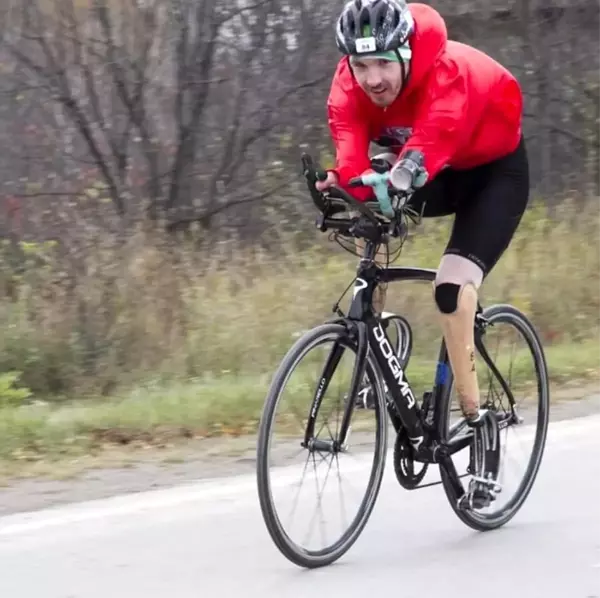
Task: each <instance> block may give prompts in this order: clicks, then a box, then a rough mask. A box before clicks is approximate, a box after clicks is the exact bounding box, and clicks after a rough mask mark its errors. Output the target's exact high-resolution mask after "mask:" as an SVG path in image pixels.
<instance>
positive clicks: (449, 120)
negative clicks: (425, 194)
mask: <svg viewBox="0 0 600 598" xmlns="http://www.w3.org/2000/svg"><path fill="white" fill-rule="evenodd" d="M428 87H429V88H428V90H427V92H426V93H425V94H424V97H423V101H422V103H421V105H420V106H419V109H418V111H417V116H416V119H415V123H414V126H413V133H412V135H411V136H410V138H409V139H408V141H407V142H406V144H405V145H404V147H403V148H402V151H401V152H400V155H399V156H398V162H401V161H402V160H403V159H404V157H405V156H406V154H407V152H410V151H417V152H419V153H421V154H422V155H423V157H424V163H423V166H424V167H425V170H426V172H427V176H428V180H431V179H433V178H434V177H435V176H436V175H437V174H438V173H439V171H440V170H441V169H442V168H443V167H444V166H445V165H446V164H447V163H448V162H449V161H450V160H451V159H452V157H453V156H454V154H455V153H456V151H457V150H458V149H459V148H460V147H461V145H462V144H463V143H464V142H465V141H466V140H468V139H469V137H470V135H471V133H472V131H473V128H474V125H475V122H476V119H473V118H470V119H467V109H468V108H469V105H470V103H471V102H472V99H471V98H469V95H468V89H467V80H466V77H465V75H464V74H463V73H461V72H460V71H459V70H458V68H457V67H456V66H454V65H451V64H441V65H440V66H439V67H438V69H437V70H436V71H435V73H433V74H432V78H431V80H430V81H429V82H428ZM398 162H397V163H398Z"/></svg>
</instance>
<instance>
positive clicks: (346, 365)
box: [257, 323, 387, 568]
mask: <svg viewBox="0 0 600 598" xmlns="http://www.w3.org/2000/svg"><path fill="white" fill-rule="evenodd" d="M356 351H357V346H356V342H355V341H354V340H353V339H351V338H350V336H349V334H348V332H347V330H346V328H345V327H344V326H343V325H341V324H337V323H330V324H323V325H321V326H318V327H316V328H315V329H313V330H311V331H309V332H307V333H306V334H305V335H304V336H302V337H301V338H300V339H298V340H297V341H296V343H295V344H294V345H293V346H292V348H291V349H290V350H289V352H288V353H287V355H286V356H285V358H284V359H283V361H282V363H281V365H280V366H279V368H278V370H277V372H276V373H275V376H274V378H273V381H272V383H271V386H270V389H269V392H268V395H267V397H266V401H265V405H264V410H263V414H262V418H261V422H260V427H259V433H258V445H257V483H258V495H259V500H260V507H261V511H262V515H263V518H264V521H265V523H266V526H267V529H268V532H269V534H270V536H271V538H272V540H273V542H274V543H275V545H276V546H277V547H278V549H279V550H280V551H281V553H282V554H283V555H284V556H285V557H286V558H288V559H289V560H290V561H291V562H293V563H295V564H296V565H298V566H301V567H306V568H314V567H322V566H325V565H329V564H331V563H332V562H334V561H336V560H337V559H339V558H340V557H341V556H342V555H343V554H344V553H345V552H346V551H347V550H348V549H349V548H350V547H351V546H352V545H353V544H354V542H355V541H356V540H357V538H358V536H359V535H360V533H361V531H362V530H363V528H364V526H365V525H366V523H367V520H368V519H369V517H370V515H371V512H372V510H373V506H374V504H375V500H376V498H377V495H378V493H379V489H380V486H381V480H382V477H383V471H384V466H385V458H386V449H387V425H386V410H385V409H386V407H385V401H384V394H383V389H382V386H381V381H380V376H379V373H378V369H377V365H376V363H375V360H374V358H373V356H372V354H371V353H370V351H367V357H366V361H365V374H364V377H366V378H367V379H368V383H369V385H370V387H371V388H372V389H373V391H374V398H375V401H374V403H375V405H374V409H372V410H355V409H354V408H353V406H354V402H355V397H350V396H348V393H349V389H350V383H351V378H352V372H353V369H354V365H355V362H356V360H357V353H356ZM346 358H347V359H346ZM315 397H319V398H318V399H315ZM346 409H350V410H351V411H350V416H351V420H350V423H351V428H352V434H351V436H346V439H345V441H344V439H341V438H340V436H339V435H340V428H341V421H342V418H343V415H344V412H345V410H346ZM332 415H335V416H336V417H335V421H330V420H329V418H330V416H332ZM307 430H308V432H307ZM290 440H291V441H292V447H293V448H292V449H289V448H288V449H286V448H284V445H285V443H286V442H288V444H289V441H290ZM307 440H308V443H307V442H306V441H307ZM369 440H370V442H369ZM342 441H344V444H343V445H342V446H340V443H341V442H342ZM302 445H305V446H302ZM298 456H299V457H300V462H299V463H298V464H297V465H290V463H289V461H290V460H291V459H292V458H294V457H298ZM278 458H281V460H282V466H280V467H275V466H273V462H274V461H276V460H277V459H278ZM344 465H348V466H349V471H350V474H351V475H350V477H348V476H345V474H344V473H343V466H344ZM321 474H323V475H322V476H321ZM307 475H308V476H311V477H313V478H314V479H312V480H310V483H308V484H305V478H306V477H307ZM318 477H322V478H324V479H323V480H321V481H320V482H319V481H318V480H317V478H318ZM278 478H279V479H278ZM298 479H299V481H296V480H298ZM331 479H333V483H332V484H331V485H330V487H329V489H327V488H326V486H327V481H328V480H331ZM363 482H364V485H365V487H366V488H365V489H364V490H360V489H359V488H360V486H359V485H360V484H361V483H363ZM344 485H345V486H346V487H349V490H350V496H349V497H348V496H344V492H343V488H342V487H343V486H344ZM311 489H312V491H313V492H316V494H317V510H316V512H315V513H313V514H312V515H311V514H309V513H308V512H307V510H308V508H309V499H308V496H307V494H308V492H309V491H310V490H311ZM276 491H277V492H279V493H280V494H282V495H283V498H284V499H289V502H290V503H291V504H290V506H289V507H288V508H283V507H282V508H279V507H278V506H277V500H276V497H275V493H276ZM303 491H304V494H305V496H304V497H301V496H300V494H301V493H302V492H303ZM353 498H354V499H357V503H358V504H357V505H356V508H355V509H354V514H352V508H351V505H350V504H349V500H351V499H353ZM336 499H337V500H339V503H338V505H337V506H336V507H335V508H334V509H333V514H332V517H333V518H336V519H338V518H339V520H340V521H339V522H338V523H339V526H338V528H339V529H338V532H337V533H334V534H333V536H332V535H331V534H329V533H327V532H326V529H325V526H326V521H325V518H324V516H323V513H322V510H323V508H324V506H325V503H327V502H331V501H334V500H336ZM319 516H320V518H319ZM295 517H298V520H297V521H296V526H297V529H299V530H300V532H301V534H302V535H303V536H304V538H303V539H292V530H291V529H288V526H287V525H286V524H287V520H288V519H293V518H295ZM317 519H319V521H318V522H317V521H316V520H317ZM284 520H286V521H284ZM293 523H294V522H293V521H292V522H291V524H290V526H289V527H290V528H291V527H292V526H293ZM315 530H316V531H315ZM315 535H316V536H317V541H319V540H320V543H319V546H318V547H317V546H314V545H311V540H313V539H314V536H315Z"/></svg>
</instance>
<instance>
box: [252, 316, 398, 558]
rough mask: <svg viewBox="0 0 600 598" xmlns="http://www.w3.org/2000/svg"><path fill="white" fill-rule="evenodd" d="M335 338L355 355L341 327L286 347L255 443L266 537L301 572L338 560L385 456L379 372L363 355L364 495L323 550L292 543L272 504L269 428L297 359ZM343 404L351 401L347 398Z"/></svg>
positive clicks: (367, 508) (369, 506)
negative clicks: (372, 431)
mask: <svg viewBox="0 0 600 598" xmlns="http://www.w3.org/2000/svg"><path fill="white" fill-rule="evenodd" d="M328 338H329V339H334V340H338V341H340V342H341V343H342V344H344V346H345V348H346V350H351V351H353V352H354V353H355V354H356V349H355V348H354V347H355V344H354V343H353V342H352V341H351V340H350V339H349V337H348V334H347V331H346V328H345V327H344V326H343V325H342V324H337V323H332V324H322V325H320V326H317V327H315V328H314V329H312V330H310V331H308V332H306V333H305V334H304V335H303V336H301V337H300V338H299V339H298V340H297V341H296V342H295V343H294V344H293V345H292V347H291V348H290V349H289V351H288V353H287V354H286V355H285V357H284V359H283V360H282V362H281V364H280V365H279V367H278V369H277V371H276V372H275V375H274V377H273V380H272V383H271V385H270V388H269V391H268V394H267V397H266V399H265V404H264V407H263V413H262V416H261V420H260V424H259V430H258V442H257V459H256V463H257V474H256V475H257V485H258V495H259V502H260V508H261V512H262V516H263V519H264V521H265V524H266V527H267V530H268V532H269V535H270V536H271V539H272V540H273V542H274V543H275V545H276V546H277V548H278V549H279V550H280V552H281V553H282V554H283V555H284V556H285V557H286V558H287V559H288V560H290V561H291V562H292V563H294V564H296V565H298V566H300V567H304V568H309V569H312V568H316V567H323V566H326V565H329V564H331V563H333V562H334V561H336V560H338V559H339V558H340V557H341V556H342V555H344V554H345V553H346V552H347V551H348V550H349V549H350V548H351V546H352V545H353V544H354V543H355V542H356V540H357V539H358V537H359V535H360V533H361V532H362V530H363V528H364V527H365V525H366V523H367V521H368V519H369V517H370V515H371V513H372V511H373V507H374V505H375V501H376V499H377V496H378V494H379V490H380V487H381V481H382V479H383V472H384V468H385V461H386V452H387V412H386V406H385V400H384V394H383V388H382V385H381V374H380V372H379V370H378V368H377V364H376V363H375V360H374V357H373V355H372V353H371V352H370V351H367V356H366V364H365V375H368V376H369V378H370V380H371V383H372V384H373V386H374V388H375V390H376V401H375V409H376V412H377V415H376V419H377V435H376V449H375V453H376V455H375V459H374V465H373V468H372V471H371V475H370V477H369V482H368V486H367V491H366V492H365V496H364V498H363V500H362V502H361V504H360V507H359V509H358V513H357V515H356V517H355V518H354V520H353V521H352V523H351V524H350V526H349V528H348V529H347V530H346V532H345V533H344V534H343V535H342V536H341V538H340V539H339V540H338V541H337V542H335V543H334V544H333V545H332V546H329V547H327V548H325V549H323V550H314V551H312V550H307V549H305V548H303V547H301V546H299V545H298V544H296V543H294V542H293V541H292V540H291V538H290V537H289V536H288V535H287V533H286V532H285V530H284V529H283V527H282V525H281V522H280V520H279V517H278V516H277V512H276V509H275V506H274V504H273V500H272V494H271V486H270V479H269V457H268V455H269V446H270V438H271V427H272V423H273V415H274V413H275V410H276V407H277V404H278V402H279V398H280V396H281V392H282V389H283V388H284V386H285V383H286V381H287V379H288V378H289V375H290V374H291V372H292V371H293V369H294V368H295V367H296V366H297V364H298V363H299V362H300V361H301V360H302V358H303V357H304V356H305V355H306V354H307V353H308V352H309V351H310V350H311V349H312V348H314V347H316V346H318V345H319V344H320V342H322V341H323V340H324V339H325V340H326V339H328ZM348 400H351V399H350V398H349V399H348Z"/></svg>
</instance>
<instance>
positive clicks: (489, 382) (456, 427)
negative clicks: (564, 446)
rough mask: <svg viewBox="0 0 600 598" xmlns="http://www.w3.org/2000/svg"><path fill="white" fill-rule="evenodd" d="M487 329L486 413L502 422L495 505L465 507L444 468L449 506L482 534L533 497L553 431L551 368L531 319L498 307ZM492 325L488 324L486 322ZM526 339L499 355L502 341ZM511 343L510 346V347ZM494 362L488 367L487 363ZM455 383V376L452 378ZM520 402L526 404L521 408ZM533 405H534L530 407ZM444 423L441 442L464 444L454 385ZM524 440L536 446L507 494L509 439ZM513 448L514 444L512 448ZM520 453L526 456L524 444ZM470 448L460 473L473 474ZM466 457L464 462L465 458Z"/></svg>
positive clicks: (482, 364)
mask: <svg viewBox="0 0 600 598" xmlns="http://www.w3.org/2000/svg"><path fill="white" fill-rule="evenodd" d="M482 316H483V318H484V320H483V321H484V327H485V330H484V331H483V333H481V331H476V337H477V336H478V337H479V338H478V339H476V346H477V352H478V358H477V374H478V380H479V389H480V404H481V408H482V409H488V410H489V411H491V412H492V414H493V416H494V417H495V419H496V421H497V422H498V432H497V440H498V444H497V447H496V457H495V458H493V460H494V461H496V463H495V464H494V467H493V469H495V471H494V476H493V477H494V478H495V481H496V482H497V483H498V484H499V485H498V488H497V490H499V492H498V493H497V494H496V497H495V500H493V501H492V503H491V504H490V505H489V506H486V507H484V508H482V509H481V510H479V509H472V508H466V509H465V508H464V506H465V505H464V504H463V505H458V504H456V500H455V494H454V491H453V489H452V484H451V482H450V479H449V478H448V476H447V474H446V473H445V471H444V470H443V469H442V468H440V472H441V478H442V483H443V486H444V490H445V492H446V496H447V497H448V499H449V501H450V504H451V506H452V508H453V510H454V512H455V513H456V515H457V516H458V517H459V519H460V520H461V521H463V523H465V524H466V525H468V526H469V527H472V528H473V529H476V530H478V531H487V530H492V529H496V528H498V527H500V526H502V525H504V524H506V523H507V522H508V521H510V520H511V519H512V518H513V517H514V516H515V515H516V513H517V512H518V511H519V509H520V508H521V506H522V505H523V503H524V502H525V500H526V498H527V496H528V495H529V493H530V492H531V489H532V487H533V484H534V482H535V479H536V477H537V474H538V471H539V468H540V464H541V462H542V456H543V453H544V447H545V444H546V434H547V431H548V421H549V411H550V395H549V393H550V391H549V381H548V369H547V365H546V359H545V356H544V351H543V348H542V344H541V342H540V339H539V337H538V335H537V333H536V330H535V328H534V327H533V325H532V323H531V322H530V321H529V320H528V318H527V317H526V316H525V315H524V314H523V313H521V312H520V311H519V310H518V309H516V308H515V307H513V306H511V305H505V304H499V305H493V306H491V307H489V308H487V309H485V310H484V311H483V313H482ZM486 321H487V323H486ZM515 339H521V340H522V341H524V342H523V346H522V348H521V349H515V348H514V346H513V347H512V348H511V351H510V352H509V353H508V354H507V355H505V356H503V357H500V356H498V347H499V346H500V343H501V342H502V343H503V344H504V343H507V341H511V340H515ZM507 344H508V343H507ZM486 357H487V358H488V359H489V360H490V361H491V364H486V360H485V358H486ZM528 360H531V361H532V362H533V368H532V370H531V372H530V373H529V372H528V370H527V362H528ZM451 379H452V383H453V377H451ZM519 400H521V401H522V404H519ZM527 400H529V401H528V402H529V404H526V403H527ZM440 407H441V409H442V411H441V413H440V421H441V422H446V423H447V425H446V426H445V429H444V430H443V433H442V434H441V436H442V441H445V442H448V441H449V440H450V437H451V436H452V439H453V441H458V440H460V436H461V433H464V432H465V431H466V433H467V434H469V433H470V431H469V429H468V428H465V427H463V428H462V432H461V431H460V429H461V422H462V420H463V418H462V417H460V419H459V421H458V422H455V423H454V424H453V425H450V416H451V412H456V413H458V414H459V415H460V408H459V407H458V401H457V400H456V401H455V404H454V408H452V386H451V387H450V390H449V391H448V394H447V400H446V401H444V403H443V405H441V406H440ZM511 432H512V436H513V437H519V436H521V438H522V440H525V439H527V440H529V441H531V444H532V446H531V450H530V454H529V457H528V458H527V459H526V465H525V471H524V473H523V475H522V478H521V480H520V482H519V483H518V484H517V488H516V490H515V491H514V492H513V493H512V494H510V495H508V494H507V488H508V486H507V483H506V480H505V477H504V475H505V473H506V466H507V461H509V460H510V462H511V464H512V465H514V463H515V458H514V457H512V458H511V459H508V458H507V453H508V448H509V436H510V435H511ZM512 444H514V443H511V446H512ZM519 446H520V447H521V450H519V451H518V452H520V453H521V454H523V452H524V451H523V450H522V444H521V441H519ZM469 450H470V447H467V448H465V449H463V450H462V451H461V452H460V453H456V454H455V455H454V456H453V461H455V467H456V469H457V471H459V475H460V465H461V461H462V465H463V466H464V467H466V468H467V473H468V474H470V473H472V472H471V471H470V470H469V463H468V452H469ZM461 458H462V459H461ZM501 499H506V502H505V503H504V505H503V506H501V507H498V508H496V507H497V506H498V505H499V504H500V503H501Z"/></svg>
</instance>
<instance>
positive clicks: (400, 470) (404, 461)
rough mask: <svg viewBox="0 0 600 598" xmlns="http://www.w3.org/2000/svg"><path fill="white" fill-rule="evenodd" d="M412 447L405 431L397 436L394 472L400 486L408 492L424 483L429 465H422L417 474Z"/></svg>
mask: <svg viewBox="0 0 600 598" xmlns="http://www.w3.org/2000/svg"><path fill="white" fill-rule="evenodd" d="M411 453H412V447H411V446H410V444H409V440H408V435H407V433H406V431H405V430H404V429H401V430H400V432H399V433H398V434H396V441H395V443H394V472H395V474H396V479H397V480H398V482H399V483H400V485H401V486H402V487H403V488H405V489H406V490H414V489H415V488H417V487H418V486H419V484H420V483H421V482H422V481H423V478H424V477H425V474H426V473H427V468H428V467H429V464H428V463H422V464H421V465H422V468H421V469H420V471H419V472H418V473H415V460H414V459H413V458H412V455H411Z"/></svg>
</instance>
